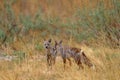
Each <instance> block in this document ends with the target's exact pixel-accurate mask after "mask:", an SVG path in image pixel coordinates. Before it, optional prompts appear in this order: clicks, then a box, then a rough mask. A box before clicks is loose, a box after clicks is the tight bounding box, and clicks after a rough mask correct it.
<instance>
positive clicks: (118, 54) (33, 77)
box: [0, 45, 120, 80]
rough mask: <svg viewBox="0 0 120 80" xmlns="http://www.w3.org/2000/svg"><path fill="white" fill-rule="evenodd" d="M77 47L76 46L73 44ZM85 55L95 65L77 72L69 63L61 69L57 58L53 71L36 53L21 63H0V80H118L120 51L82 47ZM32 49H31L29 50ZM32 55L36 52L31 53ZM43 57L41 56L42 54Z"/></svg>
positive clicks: (119, 74) (17, 61) (20, 61)
mask: <svg viewBox="0 0 120 80" xmlns="http://www.w3.org/2000/svg"><path fill="white" fill-rule="evenodd" d="M76 46H79V45H76ZM81 48H82V49H83V50H85V52H86V55H87V56H88V57H89V58H90V59H91V61H92V62H93V63H94V64H95V65H96V69H95V70H93V69H90V68H88V67H87V66H85V65H84V69H80V70H78V66H77V65H76V64H75V63H74V61H73V62H72V66H69V64H67V68H66V70H64V68H63V64H62V60H61V57H60V56H58V57H57V61H56V64H55V65H54V66H53V68H52V70H51V69H50V70H48V68H47V66H46V57H45V54H43V53H39V52H38V53H36V54H35V55H33V56H32V57H29V58H25V59H24V60H12V61H0V80H119V79H120V71H119V70H120V50H119V49H110V48H105V47H97V48H95V47H92V48H91V47H87V46H82V47H81ZM31 49H32V48H31ZM32 52H33V53H34V52H36V51H32ZM41 54H43V55H41Z"/></svg>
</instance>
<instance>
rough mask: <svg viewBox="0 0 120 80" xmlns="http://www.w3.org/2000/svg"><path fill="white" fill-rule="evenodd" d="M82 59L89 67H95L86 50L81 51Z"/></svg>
mask: <svg viewBox="0 0 120 80" xmlns="http://www.w3.org/2000/svg"><path fill="white" fill-rule="evenodd" d="M81 53H82V54H81V59H82V62H83V63H84V64H86V65H87V66H88V67H93V66H94V65H93V64H92V63H91V61H90V59H89V58H88V57H87V56H86V55H85V53H84V52H81Z"/></svg>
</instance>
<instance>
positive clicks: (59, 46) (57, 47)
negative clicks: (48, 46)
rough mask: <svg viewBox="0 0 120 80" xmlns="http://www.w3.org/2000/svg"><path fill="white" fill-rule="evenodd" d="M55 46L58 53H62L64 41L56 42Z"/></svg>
mask: <svg viewBox="0 0 120 80" xmlns="http://www.w3.org/2000/svg"><path fill="white" fill-rule="evenodd" d="M55 45H56V49H57V50H58V51H61V49H62V40H60V41H59V42H57V41H55Z"/></svg>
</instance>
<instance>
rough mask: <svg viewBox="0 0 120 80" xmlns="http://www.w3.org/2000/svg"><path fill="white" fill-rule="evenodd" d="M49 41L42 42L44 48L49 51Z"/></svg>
mask: <svg viewBox="0 0 120 80" xmlns="http://www.w3.org/2000/svg"><path fill="white" fill-rule="evenodd" d="M51 41H52V40H51V39H49V40H44V47H45V48H46V49H49V48H50V46H51Z"/></svg>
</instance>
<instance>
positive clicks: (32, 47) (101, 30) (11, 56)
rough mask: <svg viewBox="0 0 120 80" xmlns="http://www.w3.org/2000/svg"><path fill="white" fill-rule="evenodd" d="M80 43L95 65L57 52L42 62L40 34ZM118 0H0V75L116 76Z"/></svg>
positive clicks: (86, 79)
mask: <svg viewBox="0 0 120 80" xmlns="http://www.w3.org/2000/svg"><path fill="white" fill-rule="evenodd" d="M49 38H51V39H52V45H53V44H54V41H55V40H57V41H59V40H61V39H62V40H63V43H64V44H67V45H70V46H72V47H77V48H81V49H83V50H84V51H85V54H86V55H87V56H88V57H89V58H90V60H91V61H92V63H94V64H95V70H92V69H89V68H88V67H87V66H85V65H84V67H85V68H84V69H80V70H78V66H77V65H76V64H75V62H74V60H73V61H72V66H69V64H67V68H66V70H64V68H63V63H62V59H61V57H60V56H59V55H58V57H57V61H56V64H55V65H54V66H53V69H51V70H48V69H47V66H46V57H45V53H46V51H45V49H44V47H43V42H44V39H49ZM119 70H120V1H119V0H9V1H8V0H0V80H119V79H120V71H119Z"/></svg>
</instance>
